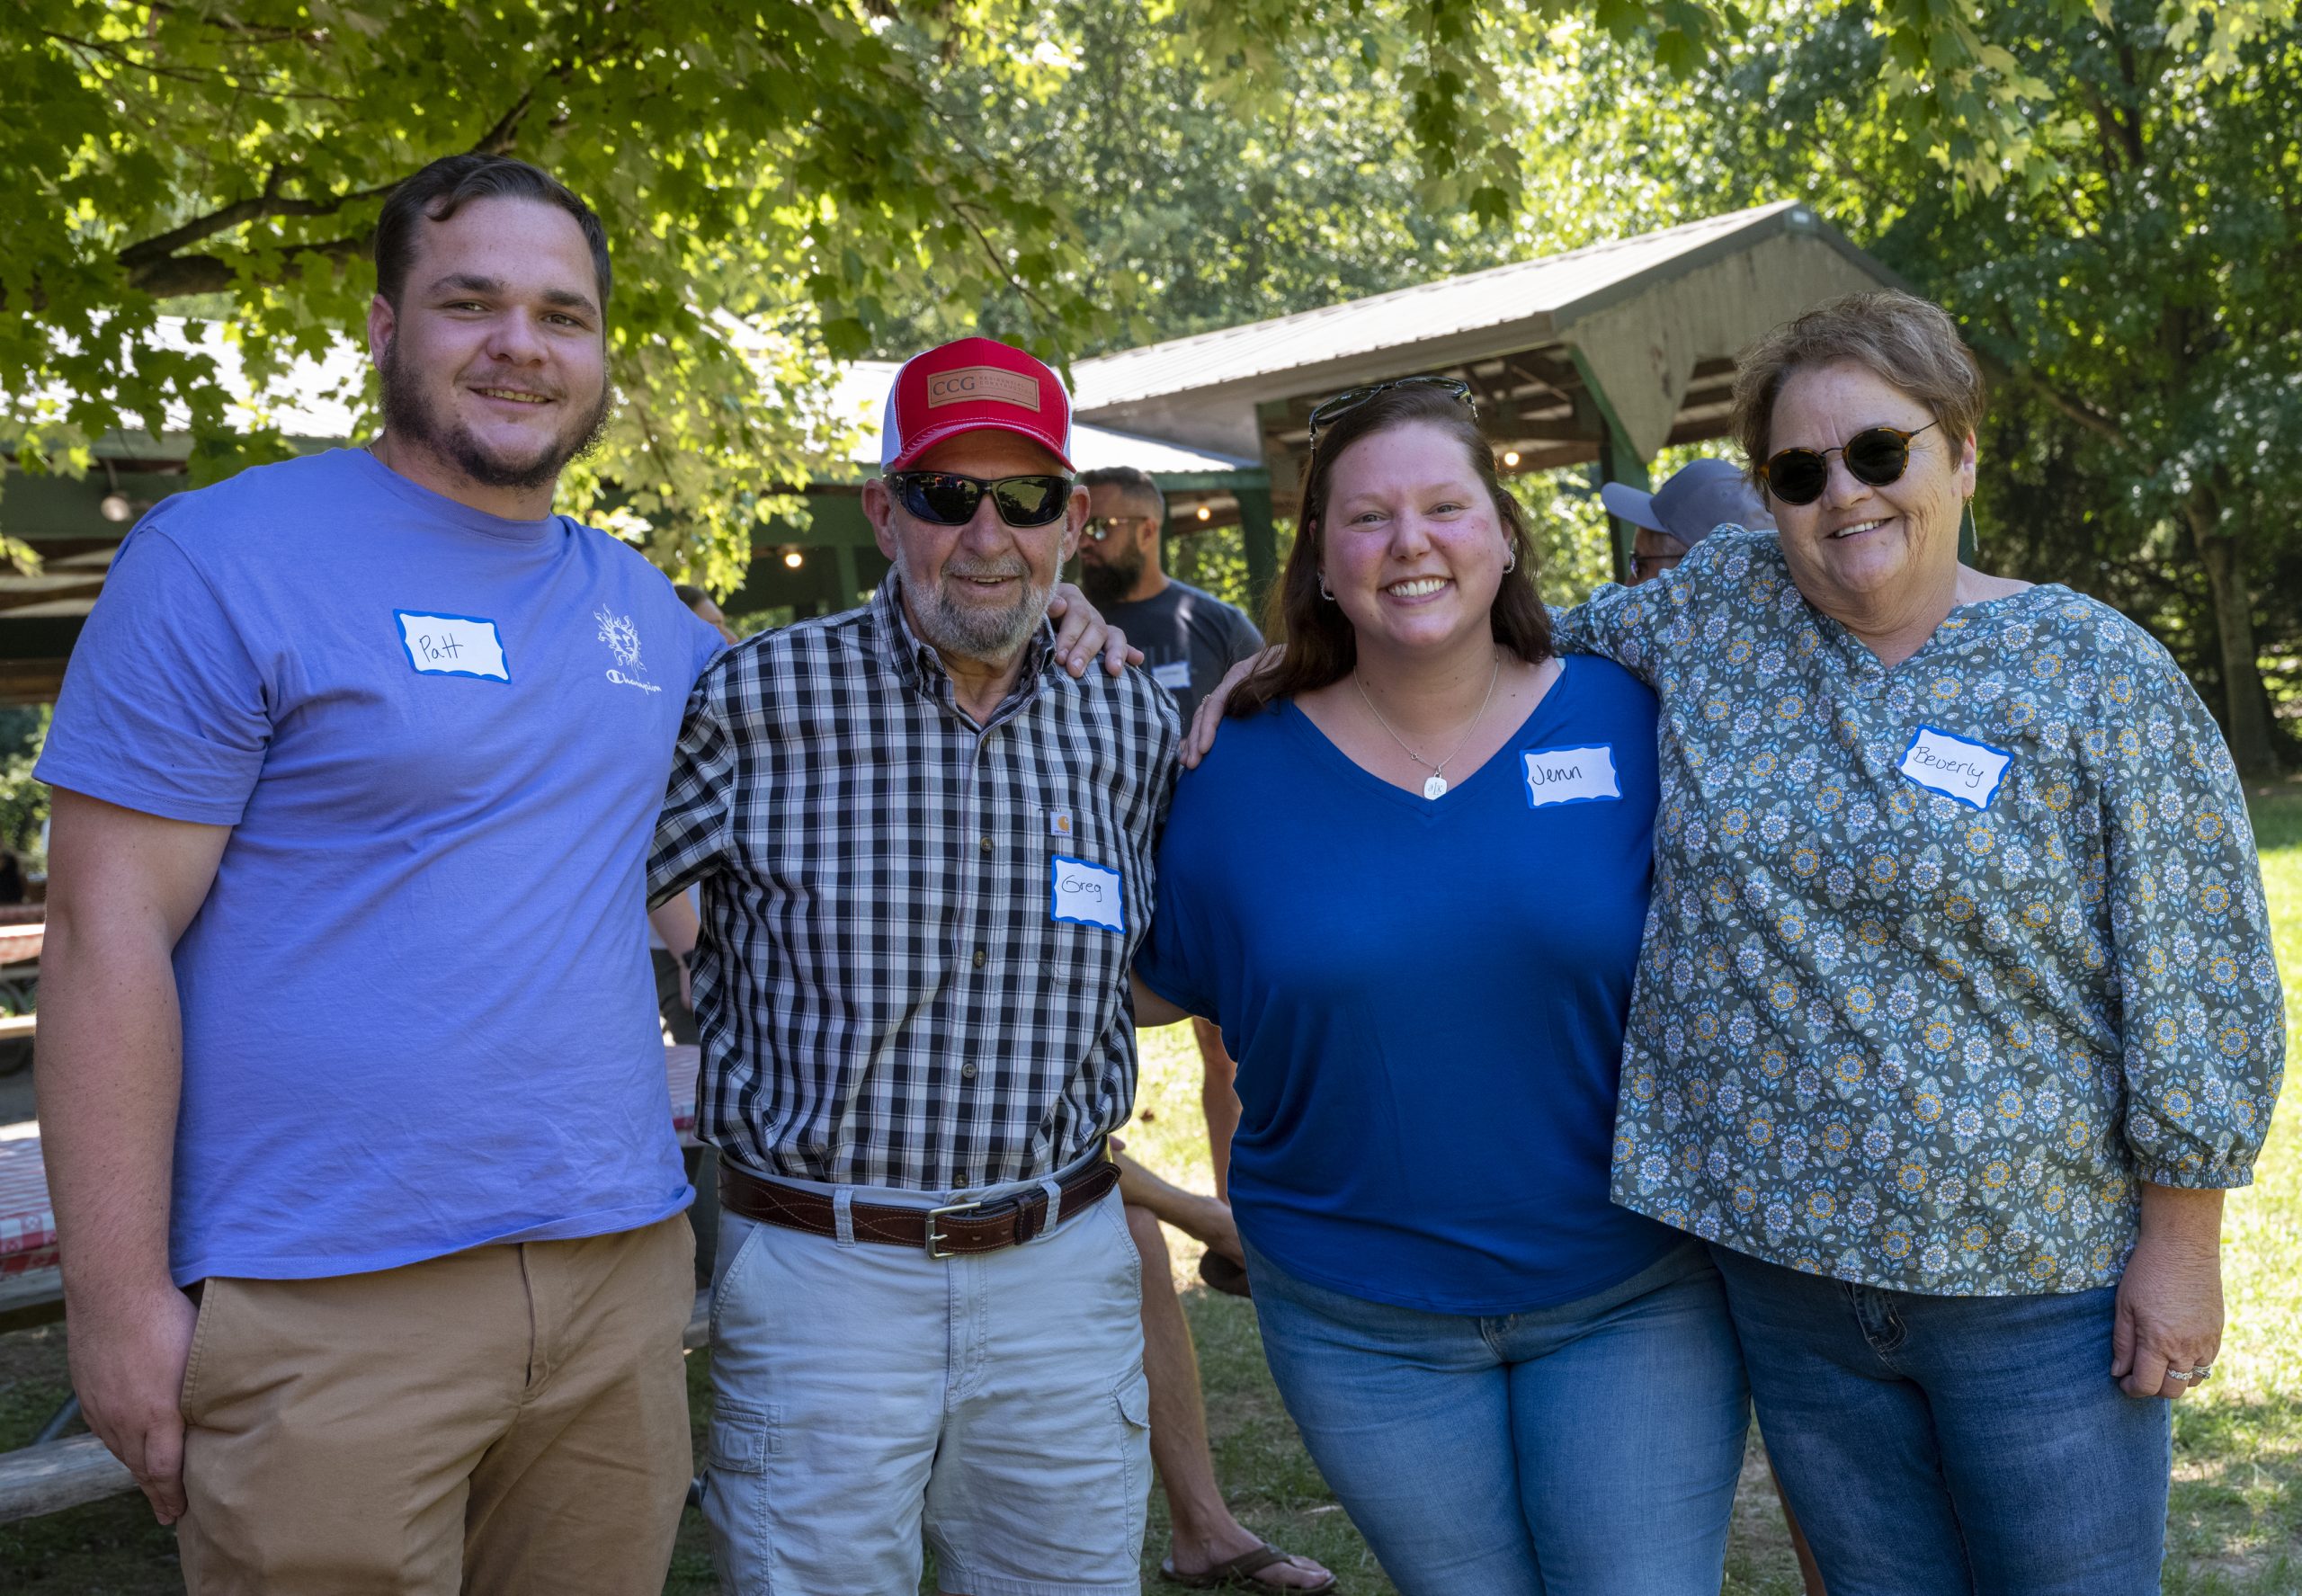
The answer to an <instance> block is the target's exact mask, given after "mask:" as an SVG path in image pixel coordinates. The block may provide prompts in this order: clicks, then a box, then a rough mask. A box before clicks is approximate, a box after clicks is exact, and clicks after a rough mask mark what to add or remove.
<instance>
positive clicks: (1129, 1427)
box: [1111, 1369, 1151, 1547]
mask: <svg viewBox="0 0 2302 1596" xmlns="http://www.w3.org/2000/svg"><path fill="white" fill-rule="evenodd" d="M1111 1399H1112V1402H1113V1403H1114V1404H1115V1405H1116V1406H1117V1407H1118V1409H1119V1441H1120V1480H1121V1481H1122V1482H1123V1488H1124V1489H1125V1491H1126V1493H1127V1501H1126V1502H1125V1507H1126V1511H1127V1536H1128V1544H1129V1546H1135V1547H1139V1546H1141V1545H1142V1544H1143V1536H1144V1531H1145V1530H1146V1529H1147V1528H1148V1525H1147V1519H1148V1518H1149V1515H1150V1511H1151V1382H1150V1380H1149V1378H1147V1377H1146V1376H1145V1374H1144V1372H1143V1371H1142V1370H1141V1369H1135V1370H1133V1371H1132V1372H1130V1373H1129V1375H1128V1376H1127V1378H1124V1379H1122V1380H1120V1383H1119V1388H1118V1389H1117V1390H1115V1391H1113V1392H1112V1393H1111Z"/></svg>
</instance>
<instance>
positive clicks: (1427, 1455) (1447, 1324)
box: [1247, 1242, 1748, 1596]
mask: <svg viewBox="0 0 2302 1596" xmlns="http://www.w3.org/2000/svg"><path fill="white" fill-rule="evenodd" d="M1247 1272H1248V1274H1249V1276H1250V1277H1251V1278H1252V1279H1253V1281H1254V1300H1255V1309H1256V1313H1257V1315H1258V1316H1259V1318H1260V1319H1261V1322H1262V1326H1263V1356H1264V1357H1265V1358H1266V1359H1268V1360H1270V1363H1271V1377H1272V1378H1274V1379H1275V1380H1277V1381H1278V1382H1279V1394H1280V1396H1281V1398H1283V1399H1284V1400H1285V1402H1286V1404H1287V1411H1288V1413H1289V1414H1290V1415H1291V1416H1292V1417H1293V1418H1294V1420H1295V1423H1296V1427H1297V1428H1298V1429H1299V1430H1300V1431H1302V1432H1303V1440H1304V1443H1305V1444H1306V1445H1307V1447H1308V1448H1309V1449H1310V1453H1311V1459H1312V1461H1313V1462H1315V1463H1316V1464H1317V1465H1318V1466H1319V1472H1320V1473H1321V1474H1323V1475H1325V1476H1326V1481H1327V1485H1329V1486H1330V1487H1331V1488H1332V1489H1333V1490H1334V1493H1335V1496H1336V1499H1337V1500H1338V1501H1340V1502H1342V1503H1343V1511H1346V1512H1348V1513H1349V1514H1350V1515H1351V1518H1352V1522H1353V1523H1355V1524H1357V1525H1358V1526H1359V1530H1360V1533H1361V1534H1362V1535H1364V1536H1365V1537H1366V1538H1367V1544H1368V1545H1369V1546H1370V1547H1372V1548H1373V1549H1374V1553H1375V1556H1377V1557H1378V1558H1379V1559H1380V1561H1381V1562H1382V1565H1383V1571H1384V1572H1385V1573H1386V1574H1389V1575H1390V1577H1391V1582H1392V1583H1394V1584H1396V1586H1397V1587H1398V1588H1399V1590H1400V1592H1402V1596H1426V1593H1427V1596H1439V1593H1441V1592H1444V1593H1445V1596H1695V1593H1696V1592H1704V1593H1714V1592H1717V1591H1718V1585H1719V1580H1720V1575H1721V1572H1722V1569H1723V1566H1724V1565H1725V1562H1726V1528H1727V1520H1728V1517H1729V1515H1730V1514H1731V1513H1732V1511H1733V1509H1734V1504H1735V1478H1736V1476H1737V1475H1738V1474H1739V1473H1740V1471H1741V1468H1742V1463H1743V1436H1744V1429H1745V1427H1746V1425H1747V1423H1748V1418H1747V1406H1748V1404H1747V1399H1746V1396H1745V1394H1744V1386H1743V1363H1742V1359H1741V1356H1740V1355H1739V1354H1738V1353H1737V1352H1736V1351H1735V1333H1734V1330H1733V1327H1732V1325H1731V1324H1730V1323H1729V1322H1728V1319H1727V1316H1726V1302H1725V1300H1724V1299H1723V1297H1722V1296H1721V1294H1720V1291H1719V1286H1718V1274H1717V1272H1716V1271H1714V1270H1713V1269H1712V1268H1711V1265H1710V1262H1709V1259H1708V1258H1707V1257H1705V1256H1704V1253H1703V1250H1702V1246H1701V1244H1700V1243H1697V1242H1690V1243H1688V1244H1686V1245H1685V1246H1682V1247H1679V1248H1677V1249H1675V1250H1673V1252H1672V1253H1669V1254H1668V1255H1666V1256H1665V1257H1664V1258H1663V1259H1662V1260H1661V1261H1660V1262H1657V1263H1655V1264H1654V1265H1653V1266H1652V1267H1650V1268H1648V1269H1646V1270H1644V1271H1640V1272H1639V1273H1638V1274H1637V1275H1634V1276H1632V1277H1631V1278H1630V1279H1628V1280H1625V1281H1624V1282H1622V1283H1621V1284H1620V1285H1619V1286H1614V1287H1611V1288H1608V1289H1607V1290H1604V1291H1601V1292H1598V1293H1595V1294H1594V1295H1593V1296H1590V1297H1584V1298H1582V1299H1581V1300H1580V1301H1576V1302H1570V1303H1566V1304H1563V1305H1561V1306H1557V1307H1550V1308H1543V1309H1540V1310H1538V1311H1535V1312H1531V1313H1523V1314H1509V1315H1502V1316H1500V1317H1495V1318H1474V1317H1468V1316H1465V1315H1453V1314H1432V1313H1424V1312H1422V1311H1420V1310H1418V1309H1414V1308H1403V1307H1392V1306H1388V1305H1387V1304H1383V1303H1375V1302H1367V1301H1364V1300H1362V1299H1361V1298H1359V1297H1346V1296H1343V1294H1342V1293H1340V1292H1335V1291H1330V1290H1327V1289H1325V1288H1323V1287H1319V1286H1314V1285H1310V1284H1307V1282H1305V1281H1302V1280H1298V1279H1294V1278H1293V1277H1292V1276H1290V1275H1288V1274H1287V1273H1285V1272H1284V1271H1281V1270H1280V1269H1279V1268H1278V1266H1277V1265H1275V1264H1273V1263H1272V1262H1271V1261H1270V1260H1269V1259H1267V1258H1265V1257H1263V1255H1262V1254H1261V1253H1257V1252H1255V1251H1254V1248H1252V1247H1250V1248H1249V1249H1248V1250H1247Z"/></svg>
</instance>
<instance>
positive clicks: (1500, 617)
mask: <svg viewBox="0 0 2302 1596" xmlns="http://www.w3.org/2000/svg"><path fill="white" fill-rule="evenodd" d="M1414 425H1422V426H1432V427H1436V428H1438V429H1439V430H1440V431H1441V432H1444V433H1446V434H1447V435H1448V436H1449V437H1450V438H1452V439H1453V440H1454V441H1456V442H1458V443H1459V444H1461V445H1462V448H1463V452H1464V454H1465V455H1467V456H1468V458H1469V459H1470V464H1471V469H1472V470H1473V471H1474V472H1476V473H1477V476H1478V479H1479V482H1480V483H1481V485H1483V486H1485V487H1486V496H1487V498H1488V500H1489V501H1490V502H1491V503H1492V504H1494V506H1495V518H1496V519H1497V520H1498V521H1500V522H1502V523H1503V533H1504V535H1505V537H1506V538H1507V539H1509V542H1510V546H1511V549H1512V553H1514V554H1516V555H1517V556H1518V558H1517V560H1516V561H1514V562H1513V565H1512V569H1510V570H1508V571H1505V572H1503V584H1502V585H1501V586H1500V587H1498V588H1497V589H1495V604H1494V607H1493V608H1492V609H1491V610H1490V611H1488V612H1487V613H1488V617H1489V622H1490V624H1491V625H1492V626H1493V628H1494V632H1495V641H1496V642H1498V643H1500V644H1502V645H1503V646H1504V647H1505V648H1508V649H1509V650H1511V652H1512V653H1513V654H1515V655H1518V656H1519V657H1520V658H1521V659H1523V660H1525V661H1526V662H1527V663H1528V664H1530V665H1539V664H1542V663H1543V661H1545V660H1547V659H1548V658H1549V657H1550V656H1551V646H1550V612H1549V611H1547V610H1545V609H1544V608H1543V602H1542V600H1541V598H1540V597H1539V596H1538V595H1537V594H1536V592H1535V550H1534V545H1533V543H1532V542H1531V541H1530V539H1529V538H1528V537H1527V523H1526V521H1525V519H1524V518H1523V517H1521V515H1520V513H1519V505H1518V502H1517V501H1516V500H1514V499H1513V498H1512V496H1511V495H1509V494H1507V493H1505V492H1503V484H1502V481H1501V480H1500V479H1499V478H1498V477H1496V476H1495V453H1494V451H1493V450H1491V449H1490V448H1488V446H1487V441H1486V434H1484V433H1483V432H1480V431H1479V430H1478V422H1477V420H1476V419H1475V418H1474V417H1473V416H1472V415H1471V410H1470V406H1468V405H1466V404H1464V403H1463V402H1462V400H1461V399H1459V398H1458V397H1455V396H1454V395H1453V394H1450V393H1449V392H1448V391H1447V390H1446V389H1444V388H1436V387H1426V386H1422V385H1415V386H1411V387H1407V388H1386V389H1384V390H1383V391H1382V392H1381V393H1379V394H1377V395H1375V396H1374V397H1372V398H1370V399H1369V400H1368V401H1367V402H1366V403H1364V404H1362V405H1360V406H1356V407H1354V408H1352V409H1350V410H1346V411H1345V412H1343V415H1339V416H1337V417H1336V418H1335V419H1334V424H1332V425H1330V426H1328V427H1326V428H1325V429H1324V430H1323V431H1322V432H1320V433H1319V439H1318V442H1317V443H1316V445H1315V446H1314V447H1313V449H1312V450H1311V458H1310V459H1307V460H1306V461H1305V462H1304V463H1303V486H1302V490H1301V494H1300V495H1299V498H1298V503H1300V504H1301V505H1302V510H1301V519H1300V522H1299V524H1298V531H1297V532H1296V534H1295V548H1294V552H1293V553H1291V554H1289V556H1288V557H1287V569H1286V570H1285V571H1284V572H1283V573H1282V574H1281V575H1280V578H1279V585H1278V586H1277V587H1276V588H1274V589H1273V590H1272V591H1271V601H1270V602H1269V603H1268V604H1267V605H1266V606H1265V607H1264V611H1263V631H1264V633H1265V634H1266V635H1267V636H1271V637H1282V638H1285V639H1286V642H1287V652H1286V653H1285V655H1282V656H1281V657H1280V661H1279V663H1278V664H1275V665H1271V666H1267V667H1265V668H1264V669H1263V670H1260V671H1257V672H1255V673H1254V674H1253V675H1251V676H1249V677H1248V678H1247V679H1246V680H1245V681H1244V682H1240V683H1239V685H1238V688H1237V689H1236V691H1234V692H1233V693H1232V694H1231V699H1230V702H1229V703H1228V705H1227V706H1226V708H1225V710H1224V713H1225V714H1227V715H1233V716H1242V717H1244V716H1248V715H1254V714H1255V713H1257V712H1259V711H1261V710H1263V709H1266V708H1267V707H1269V706H1270V705H1271V704H1273V703H1276V702H1277V701H1278V700H1280V699H1289V698H1293V697H1295V696H1296V695H1297V694H1298V693H1305V692H1309V691H1312V690H1313V689H1315V688H1320V687H1325V686H1327V685H1328V684H1329V683H1331V682H1340V681H1342V680H1343V678H1344V677H1345V676H1348V675H1349V674H1351V672H1352V667H1353V666H1354V665H1356V664H1358V663H1359V636H1358V633H1357V632H1355V631H1354V630H1352V625H1351V619H1350V617H1348V616H1346V615H1345V614H1343V606H1342V605H1340V604H1338V603H1336V602H1334V600H1332V599H1325V598H1321V597H1320V596H1319V571H1320V567H1321V566H1323V565H1324V563H1325V557H1326V551H1325V521H1326V507H1327V486H1328V482H1329V479H1330V478H1331V477H1333V476H1334V463H1335V461H1336V460H1338V459H1342V458H1343V452H1344V450H1348V449H1349V448H1350V447H1351V446H1352V444H1354V443H1356V442H1358V441H1360V440H1361V439H1363V438H1371V437H1373V436H1375V435H1376V434H1377V433H1379V432H1389V431H1391V430H1393V429H1394V428H1396V427H1404V426H1414Z"/></svg>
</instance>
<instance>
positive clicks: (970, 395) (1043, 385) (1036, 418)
mask: <svg viewBox="0 0 2302 1596" xmlns="http://www.w3.org/2000/svg"><path fill="white" fill-rule="evenodd" d="M985 428H991V429H993V430H995V431H998V432H1015V433H1019V434H1021V435H1022V436H1023V437H1026V438H1029V439H1031V441H1033V442H1036V443H1043V444H1045V445H1046V446H1047V447H1048V449H1051V450H1054V451H1055V458H1056V459H1058V460H1061V461H1062V462H1063V468H1064V469H1065V470H1066V471H1068V470H1070V469H1072V465H1071V395H1070V394H1069V392H1068V391H1066V389H1065V388H1064V386H1063V379H1061V378H1060V377H1057V375H1056V374H1055V372H1054V371H1053V370H1051V369H1050V368H1049V367H1048V366H1047V365H1046V364H1045V363H1043V362H1042V361H1037V360H1034V359H1033V358H1032V357H1031V356H1030V355H1027V354H1025V353H1024V352H1022V350H1020V349H1016V348H1014V347H1013V346H1011V345H1009V344H1005V343H1000V342H999V341H998V340H996V339H994V338H961V339H959V341H958V342H956V343H946V344H942V345H941V346H940V347H938V348H935V349H931V350H929V351H928V352H926V353H925V354H916V355H914V356H912V357H911V359H909V360H907V361H905V362H904V364H903V369H902V370H899V371H897V373H896V379H895V383H894V385H893V386H892V387H890V388H888V413H887V419H886V422H885V424H884V426H883V428H882V430H881V432H880V434H879V467H880V468H881V469H882V470H887V471H901V470H906V469H908V468H909V467H910V465H911V463H912V462H913V461H914V460H915V459H918V458H919V457H920V456H921V455H922V454H923V453H925V452H926V451H927V450H930V449H932V448H934V447H935V445H937V444H938V443H941V442H942V441H943V440H945V439H946V438H956V437H958V436H959V434H960V433H962V432H978V431H981V430H983V429H985Z"/></svg>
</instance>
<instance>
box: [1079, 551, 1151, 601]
mask: <svg viewBox="0 0 2302 1596" xmlns="http://www.w3.org/2000/svg"><path fill="white" fill-rule="evenodd" d="M1142 579H1143V550H1141V549H1140V548H1131V549H1129V551H1128V552H1127V553H1126V555H1124V556H1120V555H1117V554H1111V553H1109V552H1106V553H1105V554H1104V555H1103V556H1102V557H1101V558H1100V559H1092V560H1089V559H1083V560H1081V561H1080V562H1079V591H1080V592H1081V593H1085V594H1086V595H1087V602H1089V603H1091V604H1093V605H1094V606H1095V608H1096V609H1098V610H1108V609H1110V608H1111V606H1112V605H1113V604H1124V603H1125V602H1127V595H1128V594H1129V593H1133V592H1134V591H1135V584H1137V583H1138V582H1139V581H1141V580H1142Z"/></svg>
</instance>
